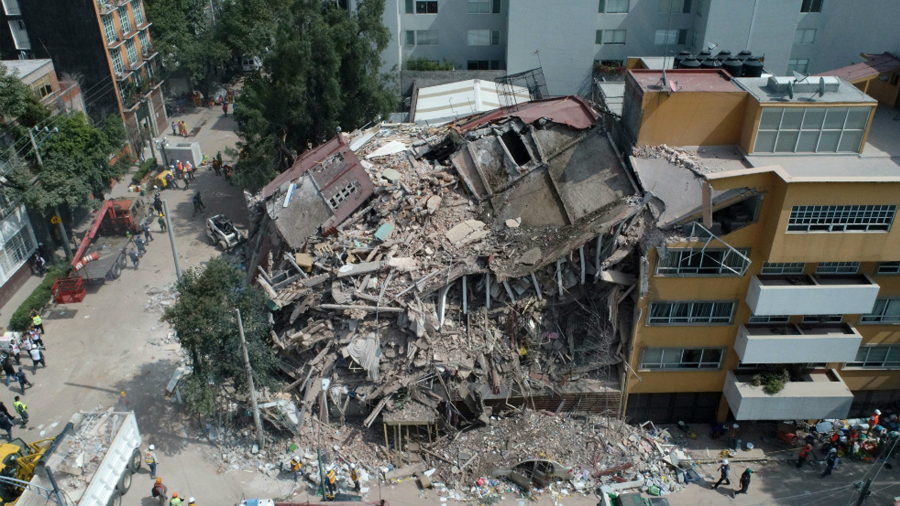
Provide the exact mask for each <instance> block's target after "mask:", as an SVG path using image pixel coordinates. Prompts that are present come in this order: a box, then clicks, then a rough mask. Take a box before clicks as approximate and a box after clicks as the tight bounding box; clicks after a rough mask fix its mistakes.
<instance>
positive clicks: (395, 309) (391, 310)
mask: <svg viewBox="0 0 900 506" xmlns="http://www.w3.org/2000/svg"><path fill="white" fill-rule="evenodd" d="M318 307H319V309H331V310H341V309H358V310H360V311H368V312H375V311H378V312H380V313H402V312H403V311H404V310H403V308H399V307H384V306H381V307H379V306H354V305H352V304H320V305H319V306H318Z"/></svg>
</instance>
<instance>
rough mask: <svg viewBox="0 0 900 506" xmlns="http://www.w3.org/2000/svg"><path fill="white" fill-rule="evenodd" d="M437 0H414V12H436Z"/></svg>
mask: <svg viewBox="0 0 900 506" xmlns="http://www.w3.org/2000/svg"><path fill="white" fill-rule="evenodd" d="M437 12H438V3H437V0H416V14H437Z"/></svg>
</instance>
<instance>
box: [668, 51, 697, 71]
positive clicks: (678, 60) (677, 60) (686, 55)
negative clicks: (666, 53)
mask: <svg viewBox="0 0 900 506" xmlns="http://www.w3.org/2000/svg"><path fill="white" fill-rule="evenodd" d="M693 57H694V55H692V54H691V52H690V51H688V50H686V49H685V50H682V51H681V52H680V53H678V55H677V56H675V63H674V64H673V65H672V67H673V68H676V69H678V68H681V67H680V65H681V62H682V61H683V60H685V59H687V58H693Z"/></svg>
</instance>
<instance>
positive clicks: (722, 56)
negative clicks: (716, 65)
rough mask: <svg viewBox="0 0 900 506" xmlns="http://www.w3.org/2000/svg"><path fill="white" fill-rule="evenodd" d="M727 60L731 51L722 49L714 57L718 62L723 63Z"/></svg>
mask: <svg viewBox="0 0 900 506" xmlns="http://www.w3.org/2000/svg"><path fill="white" fill-rule="evenodd" d="M729 58H731V51H729V50H727V49H723V50H722V51H719V54H717V55H716V59H717V60H719V61H725V60H727V59H729Z"/></svg>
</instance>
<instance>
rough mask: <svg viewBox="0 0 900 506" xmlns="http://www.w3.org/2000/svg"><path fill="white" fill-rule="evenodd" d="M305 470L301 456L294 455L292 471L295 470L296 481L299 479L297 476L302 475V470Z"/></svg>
mask: <svg viewBox="0 0 900 506" xmlns="http://www.w3.org/2000/svg"><path fill="white" fill-rule="evenodd" d="M302 470H303V464H302V463H301V462H300V457H298V456H296V455H294V456H293V457H291V471H293V472H294V481H297V478H299V477H300V472H301V471H302Z"/></svg>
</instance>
